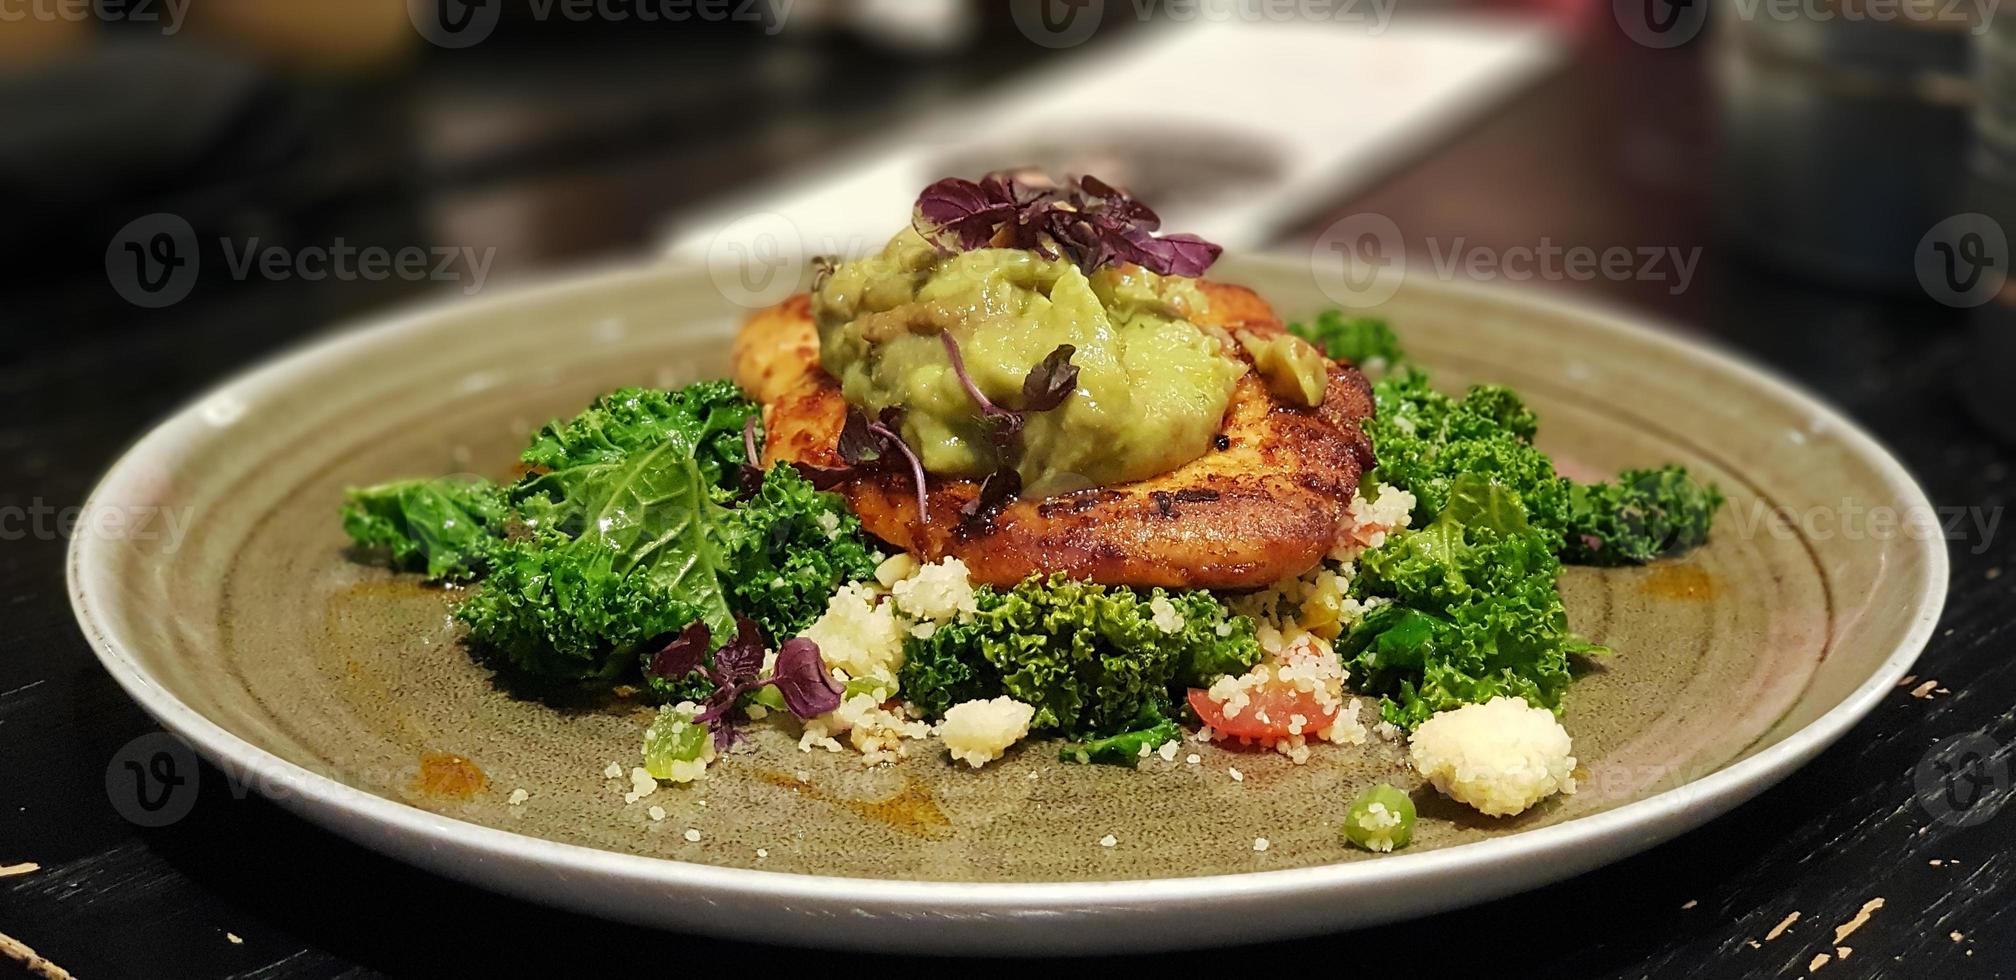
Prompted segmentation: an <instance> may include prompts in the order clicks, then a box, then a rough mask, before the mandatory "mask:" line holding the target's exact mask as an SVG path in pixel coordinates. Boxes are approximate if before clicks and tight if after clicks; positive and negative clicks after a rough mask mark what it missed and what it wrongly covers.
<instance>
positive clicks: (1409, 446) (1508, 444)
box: [1366, 369, 1569, 551]
mask: <svg viewBox="0 0 2016 980" xmlns="http://www.w3.org/2000/svg"><path fill="white" fill-rule="evenodd" d="M1373 395H1374V398H1375V400H1376V401H1377V403H1378V416H1377V417H1376V418H1374V419H1372V421H1371V424H1370V425H1369V426H1368V427H1367V428H1368V431H1369V434H1370V435H1371V437H1372V446H1373V450H1374V453H1375V454H1376V455H1377V457H1378V460H1379V463H1378V465H1377V466H1375V467H1374V468H1373V470H1372V472H1371V473H1370V474H1369V475H1368V476H1367V478H1366V482H1367V483H1370V484H1377V483H1386V484H1391V485H1393V486H1395V487H1398V488H1400V489H1402V490H1406V491H1408V492H1409V493H1412V494H1413V495H1414V499H1415V506H1414V524H1415V526H1417V527H1419V526H1423V525H1425V524H1427V523H1429V522H1430V521H1433V520H1434V519H1435V516H1436V515H1437V514H1439V513H1441V512H1442V508H1443V507H1444V506H1446V505H1447V504H1448V502H1449V495H1450V488H1451V487H1452V486H1454V485H1455V483H1456V481H1458V480H1459V479H1462V478H1463V477H1465V476H1480V477H1487V478H1489V479H1491V480H1494V481H1496V482H1498V483H1500V484H1502V485H1503V486H1505V487H1506V488H1507V489H1510V490H1511V491H1512V492H1514V493H1515V494H1517V495H1518V497H1519V501H1520V503H1521V504H1522V505H1524V508H1525V511H1526V514H1527V516H1528V518H1529V520H1530V521H1531V523H1532V525H1533V529H1534V530H1535V531H1536V532H1537V533H1539V534H1541V535H1543V536H1545V537H1546V538H1547V539H1548V541H1549V542H1551V546H1550V548H1549V550H1550V551H1558V550H1559V549H1560V542H1561V540H1562V537H1563V535H1564V534H1565V533H1566V529H1567V525H1568V493H1569V483H1568V481H1567V480H1564V479H1562V478H1561V477H1559V476H1556V475H1555V473H1554V463H1553V461H1552V460H1550V459H1548V458H1547V454H1546V453H1543V452H1541V451H1540V450H1539V449H1537V448H1535V447H1534V445H1533V436H1534V433H1535V432H1536V431H1537V430H1538V428H1539V423H1538V420H1537V419H1536V418H1535V417H1534V415H1533V412H1532V411H1531V410H1529V409H1528V408H1527V407H1526V405H1525V403H1524V402H1522V401H1520V399H1519V396H1518V395H1516V394H1513V393H1512V391H1511V390H1510V389H1507V388H1504V387H1500V386H1497V385H1477V386H1475V387H1472V388H1471V389H1470V390H1469V392H1467V393H1466V394H1465V395H1464V397H1462V398H1460V399H1457V398H1451V397H1449V396H1448V395H1445V394H1442V393H1441V392H1439V391H1436V390H1435V389H1433V388H1431V387H1429V385H1428V376H1427V375H1426V374H1425V373H1423V372H1421V371H1419V370H1414V369H1407V370H1403V371H1400V372H1398V373H1396V374H1394V375H1391V376H1389V377H1386V378H1383V379H1381V380H1380V381H1379V382H1378V383H1377V384H1375V385H1374V386H1373Z"/></svg>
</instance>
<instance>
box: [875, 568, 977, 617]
mask: <svg viewBox="0 0 2016 980" xmlns="http://www.w3.org/2000/svg"><path fill="white" fill-rule="evenodd" d="M889 591H890V594H891V595H893V596H895V597H896V607H897V608H898V609H901V610H902V611H903V613H904V614H905V615H907V616H910V617H912V618H914V619H921V620H926V621H929V622H936V623H945V622H950V621H952V620H954V619H957V618H958V617H960V616H962V615H970V614H972V613H973V612H974V611H975V609H977V608H978V607H977V606H975V605H974V598H973V580H972V579H971V578H969V577H968V576H967V573H966V563H965V562H963V561H960V560H959V559H957V558H947V559H945V560H944V561H938V562H932V563H931V564H929V565H925V566H923V567H921V568H918V569H917V570H916V571H915V572H912V573H911V574H910V576H909V577H908V578H905V579H903V580H902V581H900V582H897V583H896V584H895V585H893V586H890V588H889Z"/></svg>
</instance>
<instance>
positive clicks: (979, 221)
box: [911, 170, 1219, 276]
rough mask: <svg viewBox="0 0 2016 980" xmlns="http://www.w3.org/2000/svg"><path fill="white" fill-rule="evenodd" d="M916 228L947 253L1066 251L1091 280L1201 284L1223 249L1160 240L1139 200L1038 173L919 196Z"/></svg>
mask: <svg viewBox="0 0 2016 980" xmlns="http://www.w3.org/2000/svg"><path fill="white" fill-rule="evenodd" d="M911 223H912V225H913V226H915V227H916V229H917V233H918V234H920V235H922V236H924V239H925V240H926V241H929V242H931V243H932V244H933V245H935V246H936V247H937V248H939V249H940V250H941V251H946V252H954V251H970V250H972V249H976V248H990V247H992V248H1023V249H1030V250H1032V251H1035V252H1038V253H1040V254H1041V255H1043V256H1044V257H1046V258H1054V257H1056V256H1057V254H1058V253H1059V251H1061V252H1062V253H1063V254H1064V255H1066V256H1068V257H1069V258H1070V259H1071V261H1072V262H1074V263H1076V264H1077V265H1078V267H1079V268H1080V269H1082V270H1084V271H1085V272H1087V273H1090V272H1092V271H1094V270H1096V269H1098V268H1100V267H1102V266H1106V265H1112V264H1114V263H1116V262H1132V263H1134V264H1136V265H1139V266H1141V267H1142V268H1144V269H1148V270H1150V271H1153V272H1159V273H1161V274H1163V275H1176V276H1198V275H1202V274H1203V272H1204V270H1205V269H1207V268H1209V267H1210V266H1211V263H1212V262H1215V261H1216V260H1217V258H1218V255H1219V248H1218V246H1216V245H1213V244H1211V243H1210V242H1207V241H1204V240H1203V239H1201V238H1198V237H1197V236H1195V235H1166V236H1162V237H1157V236H1156V234H1155V232H1156V230H1157V229H1159V228H1160V227H1161V226H1162V219H1161V218H1160V217H1159V216H1157V215H1156V214H1155V212H1154V210H1152V209H1150V208H1149V207H1148V206H1147V205H1145V204H1142V203H1141V202H1140V201H1137V200H1135V199H1134V197H1133V195H1130V194H1128V193H1127V192H1126V191H1124V190H1121V189H1119V188H1117V187H1114V186H1112V185H1110V184H1108V183H1106V182H1105V181H1102V180H1100V179H1099V178H1097V177H1092V176H1084V177H1079V178H1077V179H1075V180H1071V181H1068V182H1066V183H1064V184H1062V185H1059V184H1056V183H1054V182H1051V181H1049V180H1048V179H1047V178H1043V177H1041V176H1039V175H1037V174H1036V173H1033V172H1031V171H1027V170H1022V171H996V172H994V173H991V174H988V175H987V176H985V177H982V178H981V179H980V180H979V181H978V182H977V183H976V182H974V181H970V180H961V179H958V178H956V177H954V178H947V179H945V180H941V181H938V182H937V183H934V184H932V185H931V186H929V187H926V188H925V189H924V192H923V193H922V194H920V195H918V198H917V207H916V210H915V213H914V214H913V216H912V219H911Z"/></svg>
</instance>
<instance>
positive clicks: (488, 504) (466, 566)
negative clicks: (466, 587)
mask: <svg viewBox="0 0 2016 980" xmlns="http://www.w3.org/2000/svg"><path fill="white" fill-rule="evenodd" d="M507 514H508V508H506V507H505V504H504V495H503V493H502V491H500V490H499V489H498V487H497V486H496V485H495V484H492V483H490V482H488V481H485V480H478V479H474V478H460V477H442V478H440V479H436V480H394V481H392V482H390V483H381V484H378V485H377V486H372V487H353V488H351V489H350V490H348V491H346V493H345V500H344V502H343V530H344V531H345V532H347V533H348V534H349V535H350V537H351V539H352V540H354V541H356V542H357V546H358V547H360V548H364V549H366V550H373V551H375V550H382V551H384V552H385V553H386V554H387V555H388V556H390V558H391V561H392V564H393V566H394V567H397V568H404V569H408V570H412V571H423V572H426V573H427V577H428V578H434V579H449V580H457V579H469V578H474V577H475V576H476V575H478V574H479V573H481V572H482V571H483V570H484V568H486V567H488V565H489V555H490V552H491V551H492V550H493V549H494V548H495V547H496V545H497V543H498V542H499V540H501V539H502V537H503V535H504V521H505V518H506V516H507Z"/></svg>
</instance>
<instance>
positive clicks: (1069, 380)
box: [1022, 344, 1078, 412]
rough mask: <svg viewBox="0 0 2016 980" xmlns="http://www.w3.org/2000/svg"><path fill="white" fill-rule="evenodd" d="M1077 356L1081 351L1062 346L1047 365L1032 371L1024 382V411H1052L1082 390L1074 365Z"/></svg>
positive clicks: (1067, 345)
mask: <svg viewBox="0 0 2016 980" xmlns="http://www.w3.org/2000/svg"><path fill="white" fill-rule="evenodd" d="M1076 353H1078V348H1076V347H1073V346H1071V345H1070V344H1059V345H1057V349H1056V350H1053V351H1051V352H1050V356H1049V357H1046V358H1044V359H1043V363H1041V364H1038V365H1036V366H1035V367H1033V368H1030V369H1029V376H1028V377H1026V378H1023V379H1022V410H1023V411H1024V412H1047V411H1050V410H1051V409H1053V408H1056V407H1057V406H1059V405H1062V404H1063V403H1064V399H1065V398H1067V397H1069V396H1070V394H1071V393H1072V392H1073V391H1076V390H1077V389H1078V365H1076V364H1073V363H1071V356H1072V355H1073V354H1076Z"/></svg>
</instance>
